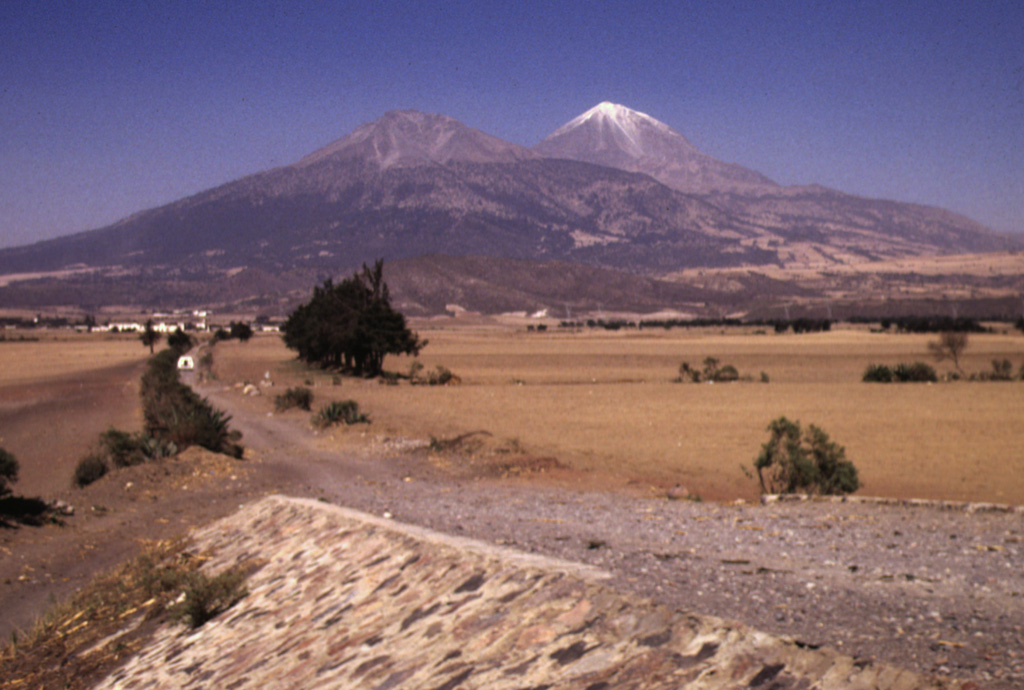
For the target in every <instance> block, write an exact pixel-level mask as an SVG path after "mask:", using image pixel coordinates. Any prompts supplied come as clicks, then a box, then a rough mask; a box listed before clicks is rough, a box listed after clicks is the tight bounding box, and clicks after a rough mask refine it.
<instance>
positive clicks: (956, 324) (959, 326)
mask: <svg viewBox="0 0 1024 690" xmlns="http://www.w3.org/2000/svg"><path fill="white" fill-rule="evenodd" d="M993 320H997V319H993ZM880 325H881V326H882V329H883V330H889V329H890V328H892V327H895V328H896V330H897V331H902V332H903V333H984V332H986V330H987V329H986V328H985V327H984V326H982V325H981V324H980V323H979V322H978V320H977V319H970V318H967V317H964V316H960V317H956V318H954V317H952V316H899V317H896V318H893V319H882V320H881V323H880Z"/></svg>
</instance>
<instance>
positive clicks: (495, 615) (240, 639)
mask: <svg viewBox="0 0 1024 690" xmlns="http://www.w3.org/2000/svg"><path fill="white" fill-rule="evenodd" d="M196 547H197V548H198V549H200V550H203V551H204V552H209V553H210V554H211V556H212V558H211V560H210V561H209V562H208V563H207V566H206V567H208V568H209V569H211V570H212V571H217V570H220V569H223V568H226V567H228V566H230V565H234V564H237V563H240V562H245V561H247V560H251V559H254V560H255V562H259V563H262V565H261V567H260V568H259V570H257V571H256V572H255V573H254V574H253V575H252V576H251V577H250V579H249V582H248V589H249V594H248V595H247V596H246V597H245V598H244V599H242V600H241V601H240V602H239V603H238V604H236V606H235V607H234V608H232V609H230V610H229V611H227V612H225V613H223V614H221V615H220V616H219V617H217V618H215V619H214V620H213V621H211V622H209V623H207V624H206V625H205V626H203V627H202V628H200V629H198V630H197V631H193V632H187V631H185V630H184V629H183V628H181V627H168V628H165V629H163V630H162V631H161V632H159V633H158V634H157V636H156V637H155V638H154V639H153V641H152V642H151V644H150V645H149V646H148V647H147V648H146V649H144V650H143V651H142V652H141V653H140V654H139V655H138V656H136V657H135V658H134V659H133V660H131V661H130V662H129V663H128V664H127V665H126V666H124V667H122V668H121V669H119V670H118V671H117V672H115V673H114V675H112V676H111V677H110V678H109V679H108V680H107V681H106V682H105V683H104V684H102V685H100V686H99V687H102V688H125V689H128V688H208V687H216V688H256V687H258V688H263V689H264V690H276V689H277V688H310V687H339V688H357V687H358V688H376V689H378V690H386V689H389V688H430V689H434V690H455V689H456V688H467V689H468V688H496V689H503V688H510V689H511V688H554V687H558V688H581V689H583V688H585V689H587V690H601V689H603V688H647V689H653V690H657V689H659V688H680V687H687V688H774V689H775V690H785V689H789V688H793V689H796V688H820V689H822V690H826V689H828V688H893V689H903V688H907V689H909V688H964V689H966V688H972V687H977V686H975V685H974V684H973V683H970V682H969V683H966V684H962V683H960V682H956V681H950V680H941V679H938V678H926V677H923V676H920V675H917V674H914V673H911V672H908V671H903V670H900V669H897V668H894V667H892V666H887V665H883V664H875V663H872V662H870V661H866V660H855V659H853V658H851V657H849V656H845V655H842V654H839V653H837V652H834V651H830V650H827V649H811V648H809V646H808V645H806V644H801V643H798V642H796V641H793V640H791V639H789V640H787V639H782V638H779V637H775V636H772V635H769V634H765V633H762V632H757V631H755V630H753V629H751V628H749V627H746V626H744V625H741V624H738V623H729V622H726V621H723V620H721V619H717V618H713V617H709V616H698V615H694V614H691V613H687V612H683V611H679V610H676V609H673V608H671V607H667V606H664V605H661V604H658V603H656V602H654V601H651V600H649V599H646V598H643V597H639V596H636V595H634V594H626V593H623V592H622V591H621V590H618V589H617V588H615V587H613V586H611V585H610V584H609V576H608V574H607V573H605V572H603V571H602V570H599V569H598V568H595V567H593V566H588V565H581V564H579V563H573V562H567V561H563V560H558V559H554V558H551V557H547V556H537V555H529V554H523V553H521V552H516V551H512V550H510V549H507V548H503V547H498V546H494V545H490V544H485V543H482V542H478V541H472V540H469V539H464V538H458V537H452V536H448V535H442V534H439V533H436V532H432V531H430V530H426V529H423V528H418V527H411V526H408V525H402V524H399V523H397V522H394V521H390V520H383V519H380V518H375V517H371V516H368V515H366V514H363V513H358V512H355V511H352V510H347V509H343V508H339V507H336V506H330V505H327V504H324V503H320V502H317V501H311V500H306V499H287V498H283V497H270V498H267V499H263V500H262V501H259V502H257V503H254V504H250V505H249V506H246V507H245V508H243V509H241V510H240V511H239V512H238V513H236V514H235V515H233V516H230V517H228V518H225V519H223V520H220V521H218V522H216V523H213V524H211V525H210V526H208V527H206V528H204V529H203V530H201V531H199V532H198V533H197V534H196ZM666 553H668V552H666ZM723 553H724V552H723ZM674 558H676V556H671V555H670V556H669V557H668V558H667V559H662V558H659V557H658V556H657V555H655V556H654V557H653V559H652V561H651V562H652V564H654V563H656V562H659V561H661V562H667V561H669V560H672V559H674ZM825 567H828V566H825Z"/></svg>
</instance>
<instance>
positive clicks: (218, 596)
mask: <svg viewBox="0 0 1024 690" xmlns="http://www.w3.org/2000/svg"><path fill="white" fill-rule="evenodd" d="M246 577H247V574H246V572H245V571H242V570H227V571H224V572H223V573H220V574H219V575H214V576H212V577H211V576H209V575H207V574H206V573H203V572H202V571H199V570H193V571H191V572H189V573H187V574H186V575H185V577H184V583H183V584H184V595H185V598H184V600H182V601H181V603H179V604H175V605H174V606H172V607H171V608H170V609H169V611H168V613H169V614H170V616H171V618H174V619H177V620H182V621H184V622H185V623H187V624H188V626H189V627H191V628H193V629H194V628H198V627H199V626H201V625H202V624H203V623H206V622H207V621H208V620H211V619H212V618H213V617H214V616H216V615H217V614H219V613H222V612H224V611H227V610H228V609H229V608H231V607H232V606H234V605H235V604H236V603H237V602H238V601H239V600H240V599H242V597H244V596H245V595H246V594H248V591H247V590H246V588H245V586H244V584H245V580H246Z"/></svg>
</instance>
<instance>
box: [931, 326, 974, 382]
mask: <svg viewBox="0 0 1024 690" xmlns="http://www.w3.org/2000/svg"><path fill="white" fill-rule="evenodd" d="M928 349H929V350H931V353H932V355H933V356H934V357H935V359H936V361H939V362H941V361H943V360H946V359H950V360H952V361H953V366H955V367H956V370H957V371H959V372H960V373H961V374H962V373H964V370H963V369H961V368H960V355H962V354H963V353H964V350H966V349H967V333H966V332H965V331H943V332H942V334H941V335H939V339H938V340H933V341H932V342H930V343H928Z"/></svg>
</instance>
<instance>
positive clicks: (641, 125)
mask: <svg viewBox="0 0 1024 690" xmlns="http://www.w3.org/2000/svg"><path fill="white" fill-rule="evenodd" d="M576 130H583V131H586V130H590V131H592V134H591V136H592V137H593V138H595V139H597V140H598V142H599V143H598V144H597V148H599V149H607V150H611V149H615V150H618V152H619V153H623V154H626V155H628V156H630V157H633V158H639V157H641V156H644V155H647V154H649V153H650V152H651V148H652V146H651V144H652V143H653V142H652V140H653V141H657V140H663V139H665V138H669V139H673V140H675V142H674V143H675V144H676V146H678V145H680V144H683V145H684V146H685V147H687V148H692V145H691V144H690V142H688V141H687V140H686V137H684V136H683V135H682V134H680V133H679V132H676V131H675V130H673V129H672V128H671V127H669V126H668V125H666V124H665V123H664V122H661V121H659V120H656V119H654V118H653V117H651V116H650V115H648V114H647V113H641V112H640V111H638V110H633V109H632V108H627V107H626V106H624V105H619V104H618V103H611V102H609V101H604V102H602V103H598V104H597V105H595V106H594V107H593V108H591V109H590V110H588V111H586V112H585V113H583V114H582V115H579V116H577V117H575V118H573V119H572V120H570V121H569V122H567V123H566V124H564V125H562V126H561V127H559V128H558V129H557V130H555V131H554V132H553V133H552V134H551V135H550V136H549V137H547V139H545V141H550V140H554V139H559V138H561V137H563V136H565V135H569V134H570V133H572V132H574V131H576Z"/></svg>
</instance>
